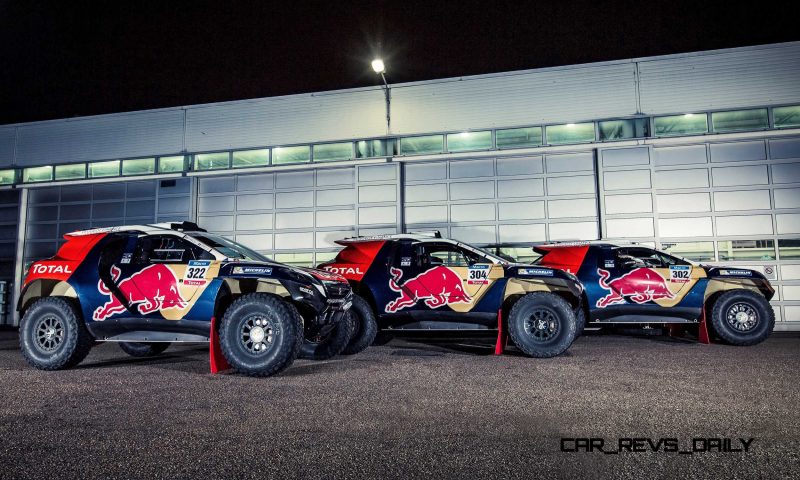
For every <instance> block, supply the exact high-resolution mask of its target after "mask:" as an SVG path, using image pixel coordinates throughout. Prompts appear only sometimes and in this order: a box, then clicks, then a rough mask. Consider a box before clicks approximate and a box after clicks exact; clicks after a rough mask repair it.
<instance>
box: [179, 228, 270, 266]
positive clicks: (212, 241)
mask: <svg viewBox="0 0 800 480" xmlns="http://www.w3.org/2000/svg"><path fill="white" fill-rule="evenodd" d="M190 235H191V237H192V238H195V239H197V240H199V241H200V242H201V243H203V244H205V245H207V246H209V247H211V248H213V249H214V250H216V251H218V252H219V253H221V254H223V255H225V257H227V258H231V259H234V260H252V261H256V262H268V261H269V258H267V257H265V256H264V255H261V254H260V253H258V252H254V251H253V250H250V249H249V248H247V247H245V246H244V245H241V244H238V243H236V242H233V241H231V240H228V239H227V238H224V237H220V236H219V235H213V234H210V233H191V234H190Z"/></svg>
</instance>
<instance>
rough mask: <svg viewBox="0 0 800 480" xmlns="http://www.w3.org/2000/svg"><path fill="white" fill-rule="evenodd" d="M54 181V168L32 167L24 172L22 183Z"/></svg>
mask: <svg viewBox="0 0 800 480" xmlns="http://www.w3.org/2000/svg"><path fill="white" fill-rule="evenodd" d="M52 179H53V167H30V168H26V169H24V170H22V181H23V182H24V183H29V182H49V181H50V180H52Z"/></svg>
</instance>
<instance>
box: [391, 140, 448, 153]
mask: <svg viewBox="0 0 800 480" xmlns="http://www.w3.org/2000/svg"><path fill="white" fill-rule="evenodd" d="M442 150H444V135H426V136H424V137H406V138H401V139H400V154H401V155H421V154H424V153H442Z"/></svg>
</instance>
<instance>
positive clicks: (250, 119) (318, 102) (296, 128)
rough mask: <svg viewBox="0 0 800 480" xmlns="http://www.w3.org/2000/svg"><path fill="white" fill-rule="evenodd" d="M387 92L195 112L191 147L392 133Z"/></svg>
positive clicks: (189, 119) (189, 121)
mask: <svg viewBox="0 0 800 480" xmlns="http://www.w3.org/2000/svg"><path fill="white" fill-rule="evenodd" d="M385 108H386V107H385V99H384V94H383V90H381V89H380V88H374V89H369V90H357V91H349V92H337V93H325V94H310V95H292V96H286V97H272V98H263V99H258V100H248V101H242V102H231V103H223V104H214V105H199V106H194V107H189V108H188V109H187V111H186V148H187V150H189V151H203V150H225V149H234V148H247V147H258V146H265V145H287V144H297V143H311V142H319V141H325V140H341V139H350V138H369V137H376V136H380V135H385V134H386V110H385Z"/></svg>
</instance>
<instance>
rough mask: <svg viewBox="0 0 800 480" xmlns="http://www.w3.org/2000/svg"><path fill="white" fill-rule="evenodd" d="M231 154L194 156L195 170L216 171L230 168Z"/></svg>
mask: <svg viewBox="0 0 800 480" xmlns="http://www.w3.org/2000/svg"><path fill="white" fill-rule="evenodd" d="M229 161H230V154H229V153H228V152H218V153H199V154H197V155H195V156H194V169H195V170H216V169H219V168H228V166H229V163H228V162H229Z"/></svg>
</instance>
